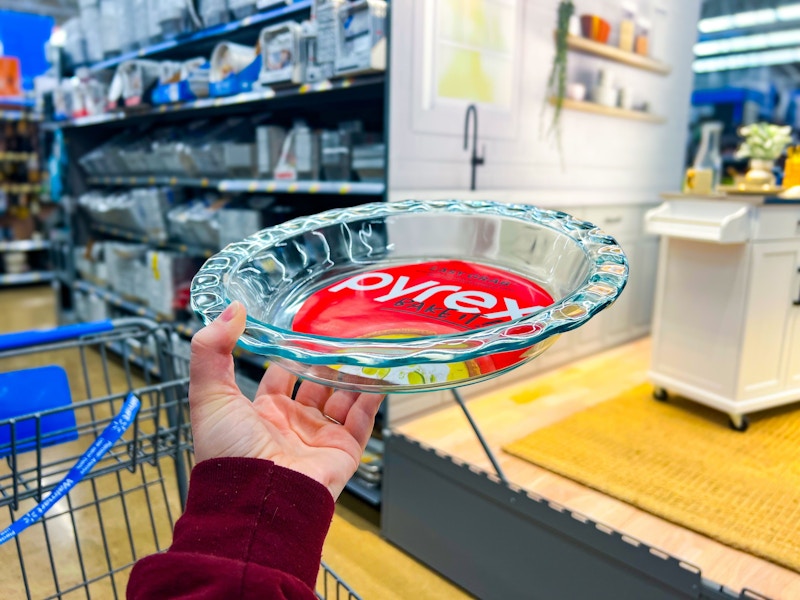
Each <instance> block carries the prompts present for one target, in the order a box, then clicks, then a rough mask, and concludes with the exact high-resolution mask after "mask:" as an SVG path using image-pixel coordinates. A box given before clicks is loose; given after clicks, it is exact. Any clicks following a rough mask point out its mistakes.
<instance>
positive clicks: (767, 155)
mask: <svg viewBox="0 0 800 600" xmlns="http://www.w3.org/2000/svg"><path fill="white" fill-rule="evenodd" d="M739 135H740V136H742V137H743V138H744V141H743V142H742V144H741V146H739V149H738V150H736V158H755V159H757V160H775V159H777V158H780V156H781V154H783V150H784V149H785V148H786V146H788V145H789V143H791V141H792V128H791V127H789V126H788V125H784V126H781V125H773V124H771V123H753V124H752V125H745V126H743V127H740V128H739Z"/></svg>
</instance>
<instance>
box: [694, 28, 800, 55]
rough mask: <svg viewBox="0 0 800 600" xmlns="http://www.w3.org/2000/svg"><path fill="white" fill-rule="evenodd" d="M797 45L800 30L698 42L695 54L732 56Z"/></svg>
mask: <svg viewBox="0 0 800 600" xmlns="http://www.w3.org/2000/svg"><path fill="white" fill-rule="evenodd" d="M795 45H800V29H788V30H786V31H772V32H770V33H757V34H755V35H743V36H739V37H734V38H726V39H722V40H709V41H707V42H698V43H697V44H695V45H694V54H695V56H714V55H717V54H731V53H733V52H745V51H752V50H765V49H767V48H780V47H781V46H795Z"/></svg>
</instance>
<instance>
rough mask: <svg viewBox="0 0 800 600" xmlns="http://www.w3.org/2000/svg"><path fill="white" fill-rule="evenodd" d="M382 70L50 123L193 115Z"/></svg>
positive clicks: (373, 81)
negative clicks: (342, 77)
mask: <svg viewBox="0 0 800 600" xmlns="http://www.w3.org/2000/svg"><path fill="white" fill-rule="evenodd" d="M384 80H385V78H384V76H383V74H377V75H362V76H358V77H347V78H344V79H334V80H332V81H328V80H326V81H319V82H317V83H304V84H302V85H292V86H289V87H284V88H280V89H272V88H265V89H260V90H254V91H251V92H243V93H241V94H236V95H233V96H222V97H219V98H200V99H199V100H192V101H190V102H178V103H174V104H161V105H157V106H152V107H151V108H150V109H149V110H143V109H142V107H141V106H140V107H137V108H136V109H135V110H131V111H124V110H117V111H114V112H108V113H103V114H101V115H92V116H88V117H79V118H77V119H72V120H66V121H55V122H52V123H50V124H49V125H50V126H51V127H62V128H74V127H91V126H96V125H104V124H108V123H115V122H116V123H119V124H124V123H125V122H126V121H131V120H139V119H143V118H147V117H160V116H161V117H163V116H164V115H166V114H170V115H173V114H174V115H180V116H187V117H193V116H195V115H194V113H196V112H199V111H209V110H211V111H216V110H221V109H224V108H226V107H240V108H249V107H252V105H256V104H259V103H269V102H271V101H275V100H280V99H286V98H293V97H297V96H306V95H311V94H316V93H323V92H331V91H336V90H346V89H351V88H360V87H367V86H374V85H383V83H384Z"/></svg>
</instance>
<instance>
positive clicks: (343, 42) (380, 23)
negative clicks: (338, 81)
mask: <svg viewBox="0 0 800 600" xmlns="http://www.w3.org/2000/svg"><path fill="white" fill-rule="evenodd" d="M386 12H387V5H386V2H384V0H357V1H356V2H351V3H346V4H343V5H341V6H339V7H338V9H337V13H336V17H337V22H336V62H335V70H336V75H338V76H344V75H355V74H357V73H370V72H373V71H385V70H386V44H387V42H386Z"/></svg>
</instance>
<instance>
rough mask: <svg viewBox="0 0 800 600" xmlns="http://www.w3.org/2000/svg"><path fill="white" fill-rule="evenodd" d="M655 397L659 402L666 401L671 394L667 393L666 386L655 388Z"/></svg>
mask: <svg viewBox="0 0 800 600" xmlns="http://www.w3.org/2000/svg"><path fill="white" fill-rule="evenodd" d="M653 398H655V399H656V400H658V401H659V402H666V401H667V400H668V399H669V396H668V394H667V390H665V389H664V388H655V389H654V390H653Z"/></svg>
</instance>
